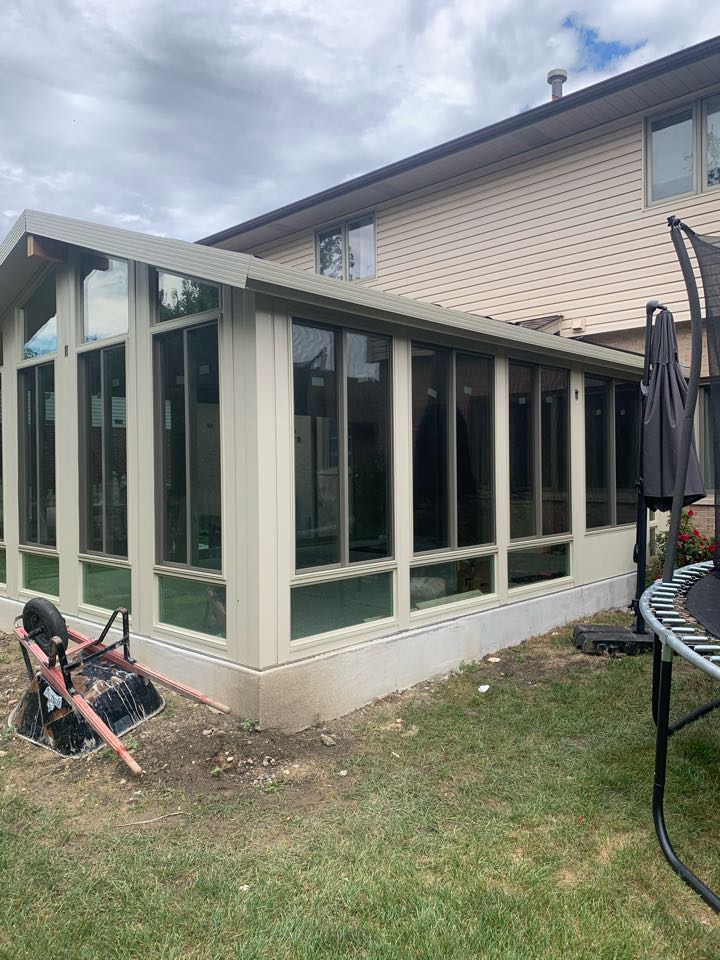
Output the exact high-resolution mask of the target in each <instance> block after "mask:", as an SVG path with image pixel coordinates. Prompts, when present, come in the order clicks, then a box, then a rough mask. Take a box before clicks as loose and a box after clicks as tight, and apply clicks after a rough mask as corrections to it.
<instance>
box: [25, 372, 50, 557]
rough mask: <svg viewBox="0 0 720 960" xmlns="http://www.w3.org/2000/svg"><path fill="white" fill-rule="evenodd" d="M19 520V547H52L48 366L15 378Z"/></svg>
mask: <svg viewBox="0 0 720 960" xmlns="http://www.w3.org/2000/svg"><path fill="white" fill-rule="evenodd" d="M18 387H19V393H20V396H19V410H18V414H19V428H20V457H21V462H20V466H21V471H22V472H21V482H20V518H21V539H22V542H23V543H36V544H42V545H44V546H47V547H54V546H55V521H56V516H55V513H56V506H55V371H54V368H53V364H52V363H46V364H42V365H41V366H36V367H29V368H27V369H25V370H21V371H20V372H19V374H18Z"/></svg>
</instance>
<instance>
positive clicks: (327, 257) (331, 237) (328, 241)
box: [317, 226, 345, 280]
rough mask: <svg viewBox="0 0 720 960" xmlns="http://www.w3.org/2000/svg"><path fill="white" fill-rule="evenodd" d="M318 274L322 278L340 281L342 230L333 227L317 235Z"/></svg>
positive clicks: (342, 270)
mask: <svg viewBox="0 0 720 960" xmlns="http://www.w3.org/2000/svg"><path fill="white" fill-rule="evenodd" d="M317 245H318V273H321V274H322V275H323V276H324V277H334V278H335V279H336V280H342V279H343V276H344V274H345V271H344V269H343V229H342V227H341V226H340V227H333V228H332V229H330V230H324V231H323V232H322V233H319V234H318V237H317Z"/></svg>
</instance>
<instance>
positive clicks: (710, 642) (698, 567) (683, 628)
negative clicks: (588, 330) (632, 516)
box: [639, 217, 720, 912]
mask: <svg viewBox="0 0 720 960" xmlns="http://www.w3.org/2000/svg"><path fill="white" fill-rule="evenodd" d="M668 225H669V227H670V233H671V237H672V241H673V244H674V246H675V251H676V253H677V256H678V260H679V263H680V268H681V270H682V273H683V278H684V280H685V286H686V289H687V295H688V302H689V306H690V329H691V356H690V376H689V379H688V388H687V397H686V401H685V407H684V411H683V419H682V426H681V430H680V444H679V452H678V457H677V470H676V474H675V488H674V492H673V498H672V511H671V515H670V528H669V533H668V548H667V555H666V558H665V566H664V569H663V577H662V580H658V581H656V582H655V583H654V584H653V585H652V586H651V587H650V588H649V589H648V590H646V591H645V592H644V593H643V595H642V597H641V598H640V604H639V606H640V613H641V616H642V617H643V619H644V620H645V623H646V625H647V626H648V627H649V629H650V630H651V631H652V633H653V634H654V647H653V688H652V713H653V719H654V721H655V726H656V736H655V776H654V783H653V805H652V806H653V821H654V825H655V831H656V834H657V837H658V841H659V843H660V848H661V850H662V852H663V854H664V855H665V858H666V859H667V861H668V862H669V864H670V866H671V867H672V868H673V870H675V871H676V873H678V874H679V876H680V877H681V878H682V879H683V880H684V881H685V882H686V883H687V884H688V885H689V886H690V887H692V889H693V890H695V891H696V892H697V893H698V894H700V896H701V897H702V898H703V900H704V901H705V902H706V903H707V904H709V905H710V906H711V907H712V908H713V909H714V910H715V911H716V912H720V898H719V897H718V895H717V894H716V893H715V892H714V891H713V890H712V889H710V887H708V886H707V885H706V884H705V883H704V882H703V881H702V880H701V879H700V878H699V877H698V876H696V874H695V873H693V871H692V870H691V869H690V868H689V867H688V866H686V864H685V863H684V862H683V861H682V860H681V859H680V858H679V856H678V855H677V853H676V852H675V850H674V848H673V845H672V843H671V841H670V837H669V835H668V831H667V827H666V824H665V814H664V798H665V777H666V770H667V760H668V743H669V740H670V738H671V737H672V736H673V735H674V734H676V733H677V732H678V731H680V730H682V729H683V728H684V727H686V726H688V724H691V723H693V722H695V721H696V720H699V719H700V718H701V717H704V716H706V715H707V714H709V713H711V712H712V711H714V710H716V709H717V708H718V707H720V697H718V698H717V699H714V700H711V701H709V702H708V703H704V704H702V705H700V706H698V707H696V708H695V709H694V710H691V711H690V712H689V713H686V714H685V715H684V716H681V717H680V718H679V719H677V720H675V721H673V722H672V723H671V722H670V700H671V692H672V677H673V661H674V659H675V657H680V658H681V659H683V660H684V661H685V662H686V663H688V664H689V665H690V666H692V667H694V668H695V669H697V670H700V671H702V672H703V673H704V674H705V675H706V676H708V677H709V678H710V679H712V680H714V681H716V682H720V547H719V544H718V532H719V530H720V497H716V504H715V552H714V557H715V559H714V560H709V561H706V562H703V563H694V564H690V565H688V566H684V567H682V568H680V569H678V570H676V569H675V562H676V558H677V544H678V535H679V532H680V520H681V515H682V508H683V500H684V494H685V483H686V478H687V473H688V462H689V459H690V454H691V449H692V442H693V429H694V417H695V407H696V403H697V396H698V390H699V383H700V369H701V360H702V339H703V338H702V330H703V325H702V314H701V308H700V297H699V292H698V285H697V282H696V279H695V273H694V270H693V267H692V264H691V262H690V257H689V254H688V250H687V247H686V246H685V240H684V237H683V234H684V235H685V236H686V237H687V238H688V239H689V241H690V243H691V245H692V247H693V250H694V253H695V256H696V260H697V265H698V268H699V271H700V278H701V280H702V285H703V288H704V295H705V297H704V299H705V321H706V329H707V344H708V366H709V372H710V401H711V416H712V420H713V423H720V238H717V237H707V236H700V235H698V234H696V233H695V231H693V230H692V229H691V228H690V227H688V226H687V225H686V224H684V223H683V222H682V221H681V220H679V219H678V218H677V217H670V218H669V219H668ZM714 462H715V464H717V465H720V430H715V431H714Z"/></svg>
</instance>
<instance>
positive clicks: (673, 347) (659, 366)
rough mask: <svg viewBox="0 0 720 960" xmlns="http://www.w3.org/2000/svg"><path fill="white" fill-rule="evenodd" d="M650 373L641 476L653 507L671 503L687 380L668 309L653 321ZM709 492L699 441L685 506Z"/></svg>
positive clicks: (693, 454)
mask: <svg viewBox="0 0 720 960" xmlns="http://www.w3.org/2000/svg"><path fill="white" fill-rule="evenodd" d="M650 363H651V365H652V373H651V375H650V384H649V387H648V396H647V404H646V407H645V422H644V434H643V477H644V492H645V502H646V505H647V507H648V509H649V510H663V511H665V510H669V509H670V508H671V507H672V498H673V488H674V486H675V473H676V470H677V462H678V449H679V446H680V431H681V427H682V421H683V414H684V407H685V397H686V395H687V384H686V383H685V378H684V377H683V374H682V369H681V367H680V362H679V360H678V345H677V336H676V333H675V321H674V320H673V315H672V314H671V313H670V311H669V310H661V311H660V313H658V315H657V317H656V319H655V326H654V328H653V335H652V343H651V347H650ZM704 496H705V486H704V484H703V481H702V475H701V473H700V463H699V461H698V455H697V449H696V447H695V440H694V439H693V442H692V449H691V450H690V460H689V463H688V469H687V477H686V480H685V500H684V503H685V505H686V506H687V505H688V504H690V503H695V501H696V500H701V499H702V498H703V497H704Z"/></svg>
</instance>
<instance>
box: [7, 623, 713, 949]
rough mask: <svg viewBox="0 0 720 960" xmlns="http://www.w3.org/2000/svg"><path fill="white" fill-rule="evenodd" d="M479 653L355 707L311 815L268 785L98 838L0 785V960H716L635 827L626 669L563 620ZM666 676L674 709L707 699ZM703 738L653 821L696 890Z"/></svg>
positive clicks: (644, 696)
mask: <svg viewBox="0 0 720 960" xmlns="http://www.w3.org/2000/svg"><path fill="white" fill-rule="evenodd" d="M500 656H501V662H500V663H499V664H490V663H487V662H483V663H481V664H477V665H475V664H470V665H465V666H464V667H463V669H462V670H461V671H460V672H459V673H458V674H457V675H455V676H453V677H452V678H450V679H449V680H448V681H446V682H444V683H441V684H438V685H436V686H434V687H433V688H432V691H431V692H429V693H427V694H425V695H422V696H416V697H406V698H403V699H402V700H401V702H400V707H399V712H398V707H397V706H392V705H386V706H384V707H380V708H378V709H377V710H375V711H372V712H370V713H369V714H368V716H369V719H367V720H366V721H365V722H366V727H365V729H364V730H363V732H362V738H361V741H360V744H359V746H358V747H357V748H356V749H354V750H353V752H352V754H351V755H349V756H343V757H342V763H343V765H344V766H345V767H346V768H347V771H348V774H347V777H346V778H344V779H343V780H342V785H343V788H342V789H337V790H334V791H332V792H330V793H327V794H326V795H325V796H324V797H323V798H321V802H318V803H316V804H314V805H312V804H307V803H303V805H302V806H300V804H299V798H298V795H297V794H296V793H295V792H294V790H293V789H292V788H291V787H290V786H289V785H283V784H282V783H278V785H277V787H276V789H275V791H274V792H273V793H271V794H265V793H263V792H261V791H255V792H252V791H250V792H245V793H236V794H234V795H232V796H228V797H219V798H218V797H214V798H212V799H211V798H209V797H208V798H204V799H203V798H200V799H196V800H194V801H193V800H191V799H190V798H188V797H185V798H182V799H181V802H180V805H181V806H182V808H183V810H185V811H186V812H187V813H188V814H189V815H188V816H185V817H176V818H174V819H170V820H167V821H164V822H163V823H160V824H157V825H155V826H152V827H146V828H142V829H139V828H135V829H121V828H117V827H115V826H113V815H112V811H111V812H110V814H109V816H108V817H107V818H106V819H104V820H100V821H98V822H96V823H87V824H85V825H83V820H82V818H78V817H77V816H76V817H74V818H73V819H70V818H69V816H68V814H69V811H68V810H67V809H65V808H64V807H63V806H62V803H61V802H60V801H59V802H58V804H56V805H53V806H52V808H49V807H48V806H45V807H44V808H42V809H37V808H35V807H34V806H33V802H32V798H25V797H24V796H22V795H19V794H17V793H13V792H10V793H8V792H7V791H6V792H4V793H3V792H2V789H0V817H1V821H0V822H1V824H2V826H1V827H0V956H1V957H3V958H5V957H7V958H11V957H12V958H13V960H26V958H45V957H50V956H51V957H53V958H54V960H64V958H72V960H91V958H92V960H95V958H98V960H100V958H103V960H104V958H108V957H113V958H114V960H131V958H133V960H134V958H148V960H171V958H172V960H180V958H182V960H225V958H241V960H255V958H258V960H259V958H263V960H265V958H288V960H289V958H298V960H300V958H302V960H320V958H322V960H340V958H346V957H347V958H367V960H371V958H372V960H391V958H392V960H406V958H427V960H436V958H464V960H467V958H503V960H505V958H507V960H514V958H517V960H535V958H573V960H575V958H593V960H600V958H608V960H610V958H612V960H621V958H628V960H631V958H632V960H643V958H648V960H659V958H665V957H667V958H675V957H680V956H682V957H683V958H684V960H695V958H697V960H701V958H703V960H704V958H710V957H716V956H719V955H720V933H719V931H718V926H717V922H716V919H715V915H714V914H712V913H711V911H710V910H709V909H707V908H706V907H705V906H704V905H703V904H702V903H701V901H700V900H699V899H698V898H697V897H696V896H695V895H694V894H693V893H692V892H691V891H689V890H688V889H687V888H686V887H685V886H684V885H683V884H682V883H681V882H680V881H679V880H678V879H677V878H676V877H675V875H674V874H673V873H672V872H671V871H670V869H669V867H668V866H667V865H666V864H665V862H664V861H663V860H662V858H661V854H660V852H659V849H658V847H657V844H656V841H655V838H654V834H653V831H652V824H651V818H650V790H651V782H652V768H653V730H652V725H651V722H650V719H649V709H648V701H649V677H650V673H649V669H650V663H649V658H640V657H638V658H623V659H617V660H600V659H598V658H589V657H584V656H583V655H581V654H579V653H576V652H574V651H573V649H572V647H571V643H570V636H569V632H568V631H562V632H559V633H558V634H557V635H554V636H550V637H546V638H540V639H538V640H535V641H530V642H528V643H527V644H523V645H521V646H520V647H517V648H515V649H514V650H512V651H504V652H503V653H502V654H500ZM677 674H678V684H677V691H678V697H677V701H678V702H677V703H676V704H675V706H676V708H682V705H684V704H685V703H690V702H695V701H696V700H697V698H698V697H701V696H703V695H707V694H708V693H709V691H708V690H707V689H706V687H705V684H704V681H702V679H701V678H698V677H697V676H695V675H694V674H693V673H692V672H691V671H690V670H689V669H682V668H679V669H678V671H677ZM483 683H488V684H489V685H490V689H489V691H488V692H487V693H485V694H480V693H479V692H478V686H479V685H480V684H483ZM398 716H399V719H400V720H401V721H402V722H400V723H398V722H397V719H398ZM716 726H717V724H716V723H713V719H712V718H708V719H706V720H703V721H701V722H700V723H698V724H696V725H695V726H694V728H690V729H689V730H687V731H685V732H684V733H683V734H682V735H680V736H678V738H677V741H676V742H675V741H674V742H673V743H672V744H671V765H670V766H671V777H670V780H669V789H668V820H669V824H670V829H671V834H672V835H673V837H674V840H675V842H676V845H677V847H678V849H679V851H681V853H682V854H684V855H685V856H686V858H687V860H688V861H689V862H690V863H691V865H693V866H694V867H695V868H696V869H697V870H698V872H699V873H700V874H701V876H703V877H704V879H706V880H708V881H710V882H714V883H715V884H716V885H718V886H720V851H719V850H718V847H717V845H716V843H715V831H714V816H713V815H712V814H713V812H714V811H715V810H716V809H717V804H718V788H719V787H720V767H718V764H717V748H718V746H719V741H718V736H717V733H716ZM328 756H332V760H328V762H329V763H331V764H332V763H336V757H337V756H338V755H337V754H330V753H329V754H328ZM1 776H2V775H1V774H0V777H1ZM339 782H340V781H338V783H339ZM1 787H2V781H1V780H0V788H1ZM148 789H151V785H148ZM178 799H179V798H178V797H177V796H176V795H174V796H173V798H172V802H173V804H174V805H175V804H176V801H178ZM173 808H174V809H175V808H176V807H175V806H174V807H173ZM708 812H709V814H710V815H708ZM115 819H116V820H117V819H118V818H117V817H116V818H115Z"/></svg>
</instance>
